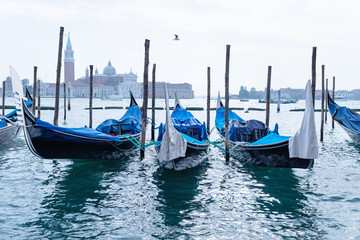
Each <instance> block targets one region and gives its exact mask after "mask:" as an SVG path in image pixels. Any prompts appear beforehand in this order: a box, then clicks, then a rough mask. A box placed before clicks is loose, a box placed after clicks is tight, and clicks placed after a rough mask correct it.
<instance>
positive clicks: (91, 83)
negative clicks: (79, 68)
mask: <svg viewBox="0 0 360 240" xmlns="http://www.w3.org/2000/svg"><path fill="white" fill-rule="evenodd" d="M93 68H94V66H93V65H90V94H89V127H90V128H92V101H93Z"/></svg>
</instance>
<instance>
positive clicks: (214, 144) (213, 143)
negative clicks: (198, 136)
mask: <svg viewBox="0 0 360 240" xmlns="http://www.w3.org/2000/svg"><path fill="white" fill-rule="evenodd" d="M203 141H204V142H207V143H210V144H211V145H213V146H215V147H217V148H219V149H220V150H222V151H224V152H225V153H226V152H227V151H226V150H225V149H224V148H223V147H220V146H219V145H217V144H216V143H215V142H212V141H210V140H203Z"/></svg>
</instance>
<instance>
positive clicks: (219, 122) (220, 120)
mask: <svg viewBox="0 0 360 240" xmlns="http://www.w3.org/2000/svg"><path fill="white" fill-rule="evenodd" d="M231 120H239V121H241V122H244V121H245V120H244V119H242V118H241V117H239V116H238V115H237V114H236V113H234V112H233V111H231V110H229V122H230V121H231ZM215 124H216V127H217V128H218V129H219V130H220V131H223V127H224V126H225V108H224V107H221V108H219V109H217V110H216V118H215Z"/></svg>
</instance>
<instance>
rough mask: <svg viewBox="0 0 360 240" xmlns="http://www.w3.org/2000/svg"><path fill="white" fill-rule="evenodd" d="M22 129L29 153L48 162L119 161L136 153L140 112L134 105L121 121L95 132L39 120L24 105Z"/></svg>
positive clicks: (106, 125) (107, 124) (100, 127)
mask: <svg viewBox="0 0 360 240" xmlns="http://www.w3.org/2000/svg"><path fill="white" fill-rule="evenodd" d="M21 108H22V116H23V118H24V119H23V129H24V135H25V140H26V143H27V145H28V147H29V149H30V151H31V152H32V153H33V154H34V155H35V156H37V157H41V158H46V159H59V158H60V159H63V158H70V159H116V158H120V157H122V156H123V155H125V154H126V153H128V151H129V150H131V149H134V148H135V145H136V143H137V142H138V140H139V139H140V134H141V110H140V108H139V106H138V105H137V103H136V101H135V99H134V97H133V96H132V95H131V104H130V107H129V108H128V110H127V112H126V113H125V115H124V116H123V117H122V118H120V119H119V120H116V119H108V120H105V121H104V122H103V123H101V124H100V125H99V126H98V127H97V128H96V129H93V128H89V127H82V128H64V127H58V126H55V125H52V124H50V123H48V122H45V121H42V120H40V119H38V118H36V117H35V116H34V115H33V114H32V113H31V112H30V110H29V109H28V108H27V107H26V105H25V103H24V101H23V103H22V107H21Z"/></svg>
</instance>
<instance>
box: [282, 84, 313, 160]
mask: <svg viewBox="0 0 360 240" xmlns="http://www.w3.org/2000/svg"><path fill="white" fill-rule="evenodd" d="M289 156H290V158H305V159H314V158H317V157H318V156H319V146H318V141H317V137H316V126H315V116H314V107H313V100H312V93H311V82H310V80H309V81H308V82H307V84H306V89H305V112H304V117H303V120H302V123H301V127H300V129H299V130H298V131H297V133H296V134H295V135H294V136H292V137H291V138H290V139H289Z"/></svg>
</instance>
